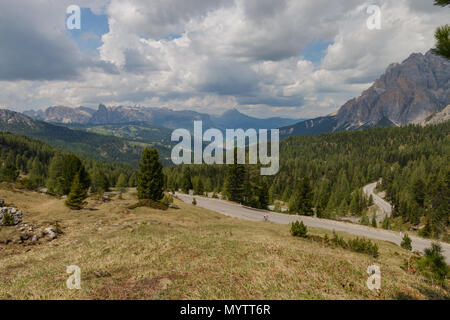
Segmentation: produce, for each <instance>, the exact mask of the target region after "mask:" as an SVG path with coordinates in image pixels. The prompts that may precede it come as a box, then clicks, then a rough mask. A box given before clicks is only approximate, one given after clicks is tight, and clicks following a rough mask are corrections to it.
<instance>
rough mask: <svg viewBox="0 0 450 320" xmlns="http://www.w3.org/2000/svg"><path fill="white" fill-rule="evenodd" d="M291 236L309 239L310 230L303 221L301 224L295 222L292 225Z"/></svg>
mask: <svg viewBox="0 0 450 320" xmlns="http://www.w3.org/2000/svg"><path fill="white" fill-rule="evenodd" d="M291 234H292V235H293V236H294V237H301V238H307V237H308V228H307V227H306V226H305V224H304V223H303V221H301V222H298V221H295V222H294V223H293V224H291Z"/></svg>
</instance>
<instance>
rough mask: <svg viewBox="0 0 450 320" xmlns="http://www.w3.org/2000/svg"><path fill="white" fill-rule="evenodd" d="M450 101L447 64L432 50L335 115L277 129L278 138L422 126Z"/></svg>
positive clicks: (395, 67)
mask: <svg viewBox="0 0 450 320" xmlns="http://www.w3.org/2000/svg"><path fill="white" fill-rule="evenodd" d="M449 102H450V62H449V61H448V60H446V59H444V58H442V57H440V56H437V55H435V54H433V53H432V52H431V51H430V52H428V53H426V54H420V53H414V54H412V55H411V56H409V57H408V58H407V59H406V60H405V61H403V62H402V63H394V64H391V65H390V66H389V67H388V68H387V70H386V72H385V73H384V74H383V75H382V76H381V77H380V78H379V79H378V80H376V81H375V82H374V83H373V85H372V86H371V87H370V88H369V89H367V90H366V91H364V92H363V93H362V94H361V95H360V96H359V97H356V98H354V99H351V100H350V101H348V102H347V103H345V104H344V105H343V106H342V107H341V108H340V109H339V111H338V112H337V113H335V114H332V115H329V116H325V117H319V118H316V119H311V120H306V121H302V122H299V123H297V124H295V125H290V126H285V127H283V128H281V129H280V134H281V136H289V135H297V136H308V135H314V134H320V133H327V132H336V131H345V130H357V129H365V128H372V127H378V126H392V125H394V126H402V125H407V124H421V123H423V122H424V121H426V119H427V118H429V117H431V116H433V115H434V114H436V113H438V112H439V111H441V110H442V109H443V108H445V107H446V106H447V105H448V104H449Z"/></svg>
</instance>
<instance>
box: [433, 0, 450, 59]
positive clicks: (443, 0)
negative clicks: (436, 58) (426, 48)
mask: <svg viewBox="0 0 450 320" xmlns="http://www.w3.org/2000/svg"><path fill="white" fill-rule="evenodd" d="M434 4H435V5H437V6H441V7H446V6H448V5H450V0H435V2H434ZM435 38H436V41H437V44H436V48H435V49H433V52H434V53H436V54H438V55H440V56H442V57H445V58H447V59H450V25H448V24H447V25H445V26H442V27H439V28H438V29H437V30H436V33H435Z"/></svg>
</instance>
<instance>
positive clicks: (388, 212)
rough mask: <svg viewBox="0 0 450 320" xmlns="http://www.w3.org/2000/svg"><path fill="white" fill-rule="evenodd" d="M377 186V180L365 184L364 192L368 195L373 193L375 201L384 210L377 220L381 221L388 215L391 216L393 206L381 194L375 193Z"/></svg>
mask: <svg viewBox="0 0 450 320" xmlns="http://www.w3.org/2000/svg"><path fill="white" fill-rule="evenodd" d="M376 187H377V182H374V183H371V184H368V185H367V186H365V187H364V188H363V189H364V193H365V194H367V195H368V196H370V195H372V198H373V202H374V203H375V204H376V205H377V206H378V207H379V208H380V209H381V210H382V211H383V213H382V214H381V215H377V221H378V222H381V221H383V219H384V218H385V217H386V215H387V216H388V217H390V216H391V214H392V206H391V204H390V203H389V202H387V201H385V200H384V199H383V198H381V197H380V196H379V195H377V194H376V193H375V188H376Z"/></svg>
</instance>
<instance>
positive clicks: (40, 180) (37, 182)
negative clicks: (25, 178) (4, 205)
mask: <svg viewBox="0 0 450 320" xmlns="http://www.w3.org/2000/svg"><path fill="white" fill-rule="evenodd" d="M30 180H31V184H32V186H33V187H34V188H37V187H40V186H42V185H44V180H45V170H44V166H43V164H42V163H41V161H39V158H37V157H35V158H34V159H33V164H32V165H31V170H30Z"/></svg>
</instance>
